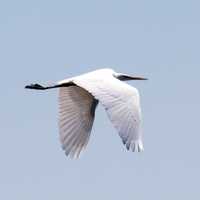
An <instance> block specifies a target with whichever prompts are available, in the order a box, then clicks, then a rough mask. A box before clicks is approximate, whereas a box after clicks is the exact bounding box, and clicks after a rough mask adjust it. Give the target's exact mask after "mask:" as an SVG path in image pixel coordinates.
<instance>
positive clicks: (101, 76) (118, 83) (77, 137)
mask: <svg viewBox="0 0 200 200" xmlns="http://www.w3.org/2000/svg"><path fill="white" fill-rule="evenodd" d="M124 80H145V79H144V78H140V77H132V76H129V75H125V74H118V73H116V72H114V71H113V70H112V69H100V70H96V71H93V72H90V73H87V74H83V75H80V76H76V77H73V78H70V79H65V80H62V81H59V82H58V83H57V84H55V85H53V86H48V87H43V86H41V85H39V84H34V85H30V86H26V88H29V89H39V90H45V89H50V88H56V87H59V88H60V89H59V90H60V91H59V130H60V141H61V143H62V147H63V149H64V151H65V153H66V155H71V156H72V157H78V156H79V154H80V152H81V151H82V150H83V149H84V148H85V147H86V145H87V143H88V140H89V136H90V133H91V130H92V125H93V121H94V117H95V109H96V107H97V105H98V102H100V104H102V105H103V107H104V108H105V110H106V111H107V113H108V116H109V118H110V120H111V122H112V123H113V125H114V126H115V128H116V129H117V130H118V132H119V135H120V137H121V139H122V141H123V143H124V144H125V145H126V148H127V149H131V150H132V151H137V152H140V151H143V144H142V133H141V109H140V97H139V93H138V91H137V89H136V88H134V87H131V86H130V85H128V84H126V83H124V82H122V81H124Z"/></svg>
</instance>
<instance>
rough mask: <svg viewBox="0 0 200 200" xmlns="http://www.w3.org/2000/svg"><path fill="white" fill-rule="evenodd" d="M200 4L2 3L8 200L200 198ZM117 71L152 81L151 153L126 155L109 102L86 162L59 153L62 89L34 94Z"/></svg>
mask: <svg viewBox="0 0 200 200" xmlns="http://www.w3.org/2000/svg"><path fill="white" fill-rule="evenodd" d="M199 8H200V3H199V1H197V0H196V1H195V0H190V1H184V0H168V1H158V0H151V1H149V0H142V1H134V0H129V1H128V0H123V1H116V0H115V1H114V0H113V1H111V0H110V1H109V0H101V1H94V0H93V1H92V0H90V1H89V0H85V1H66V0H62V1H61V0H57V1H51V0H50V1H49V0H48V1H47V0H40V1H39V0H34V1H25V0H23V1H22V0H18V1H14V0H7V1H0V55H1V56H0V67H1V68H0V69H1V85H0V89H1V114H0V120H1V122H2V123H1V126H0V131H1V134H0V158H1V162H0V199H6V200H7V199H8V200H13V199H15V200H27V199H28V200H35V199H48V200H55V199H59V200H64V199H73V200H79V199H87V200H90V199H91V200H92V199H95V200H102V199H109V200H110V199H115V200H120V199H127V200H132V199H139V200H146V199H154V200H160V199H162V200H169V199H181V200H188V199H193V200H195V199H199V198H200V190H199V180H200V158H199V152H200V144H199V143H200V131H199V130H200V128H199V111H200V92H199V85H200V78H199V75H200V56H199V53H200V12H199ZM103 67H110V68H113V69H115V70H116V71H120V72H125V73H131V74H136V75H143V76H145V77H148V78H149V79H150V80H149V81H145V82H134V81H132V82H130V84H131V85H133V86H136V87H137V88H138V89H139V90H140V93H141V104H142V110H143V119H144V122H143V132H144V147H145V152H144V153H142V154H137V153H131V152H127V151H126V149H125V148H124V147H123V145H122V143H121V140H120V138H119V136H118V135H117V132H116V131H115V130H114V128H113V127H112V125H111V123H110V122H109V120H108V118H107V116H106V114H105V112H104V110H103V108H102V107H100V106H99V107H98V109H97V115H96V120H95V124H94V128H93V132H92V137H91V138H90V142H89V145H88V147H87V149H86V151H85V152H84V154H82V157H81V159H79V160H71V159H69V158H67V157H66V156H65V154H64V152H63V151H62V150H61V147H60V143H59V139H58V127H57V118H58V117H57V110H58V105H57V91H56V90H54V91H53V90H51V91H47V92H37V91H26V90H24V85H26V84H29V83H31V82H51V81H52V82H53V81H57V80H60V79H63V78H66V77H70V76H72V75H77V74H80V73H83V72H87V71H90V70H94V69H97V68H103Z"/></svg>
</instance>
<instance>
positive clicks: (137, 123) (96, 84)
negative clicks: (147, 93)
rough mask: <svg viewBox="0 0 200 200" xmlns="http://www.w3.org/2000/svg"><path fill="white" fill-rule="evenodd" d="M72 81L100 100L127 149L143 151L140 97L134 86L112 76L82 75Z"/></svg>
mask: <svg viewBox="0 0 200 200" xmlns="http://www.w3.org/2000/svg"><path fill="white" fill-rule="evenodd" d="M74 83H75V84H76V85H78V86H80V87H82V88H84V89H85V90H87V91H88V92H89V93H91V94H92V95H93V96H94V97H95V98H96V99H98V100H99V101H100V102H101V104H102V105H103V106H104V108H105V110H106V111H107V114H108V117H109V119H110V120H111V122H112V123H113V125H114V127H115V128H116V129H117V130H118V132H119V135H120V137H121V139H122V142H123V143H124V144H125V146H126V148H127V149H128V150H129V149H131V150H132V151H138V152H140V151H143V144H142V133H141V109H140V97H139V93H138V91H137V89H136V88H134V87H131V86H130V85H128V84H126V83H124V82H121V81H119V80H117V79H116V78H114V77H113V76H110V77H108V78H105V77H104V78H103V79H101V78H99V79H98V78H96V77H95V79H93V78H91V77H89V78H88V79H87V77H84V79H83V78H82V79H81V78H79V79H76V80H74Z"/></svg>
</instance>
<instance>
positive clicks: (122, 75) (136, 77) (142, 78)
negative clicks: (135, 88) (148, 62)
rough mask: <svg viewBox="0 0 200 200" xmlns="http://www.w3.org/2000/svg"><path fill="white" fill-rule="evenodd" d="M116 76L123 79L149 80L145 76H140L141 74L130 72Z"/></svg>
mask: <svg viewBox="0 0 200 200" xmlns="http://www.w3.org/2000/svg"><path fill="white" fill-rule="evenodd" d="M116 78H118V79H119V80H121V81H130V80H142V81H144V80H148V79H147V78H144V77H139V76H130V75H128V74H117V76H116Z"/></svg>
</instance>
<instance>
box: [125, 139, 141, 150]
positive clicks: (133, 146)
mask: <svg viewBox="0 0 200 200" xmlns="http://www.w3.org/2000/svg"><path fill="white" fill-rule="evenodd" d="M125 145H126V149H127V150H131V151H132V152H143V151H144V147H143V143H142V141H141V140H133V141H131V142H128V143H126V144H125Z"/></svg>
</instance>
